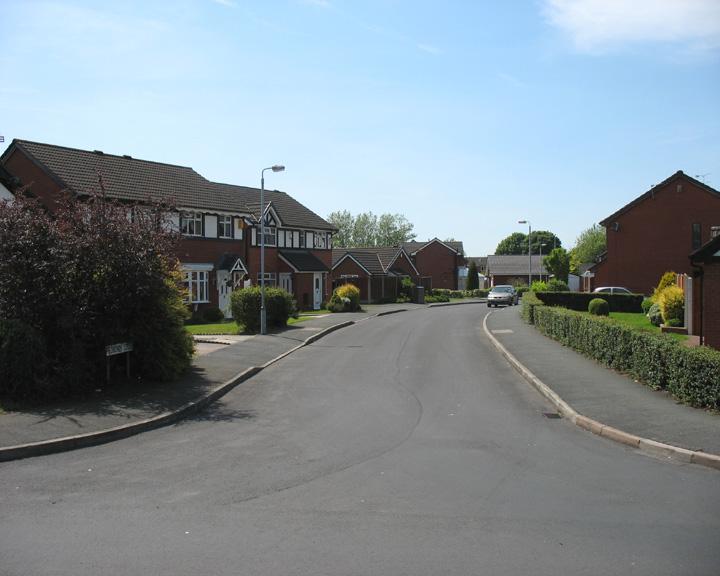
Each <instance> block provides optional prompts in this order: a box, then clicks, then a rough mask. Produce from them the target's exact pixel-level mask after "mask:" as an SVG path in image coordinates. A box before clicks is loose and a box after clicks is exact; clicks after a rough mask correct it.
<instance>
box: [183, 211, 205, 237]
mask: <svg viewBox="0 0 720 576" xmlns="http://www.w3.org/2000/svg"><path fill="white" fill-rule="evenodd" d="M180 233H181V234H184V235H185V236H202V235H203V214H202V212H181V213H180Z"/></svg>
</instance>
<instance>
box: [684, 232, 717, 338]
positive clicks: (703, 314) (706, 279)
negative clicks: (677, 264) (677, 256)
mask: <svg viewBox="0 0 720 576" xmlns="http://www.w3.org/2000/svg"><path fill="white" fill-rule="evenodd" d="M718 232H720V229H718ZM690 262H691V264H692V266H693V267H694V268H695V273H694V283H695V285H696V286H698V290H697V291H698V293H699V297H697V298H696V299H695V302H694V304H693V308H694V309H695V311H696V317H697V318H698V320H699V322H696V323H695V330H694V332H695V333H696V334H697V335H699V336H700V343H701V344H705V345H706V346H712V347H713V348H717V349H718V350H720V233H717V234H716V236H715V237H714V238H712V239H711V240H710V241H709V242H707V243H706V244H704V245H703V246H701V247H700V248H698V249H697V250H695V251H694V252H693V253H692V254H691V255H690Z"/></svg>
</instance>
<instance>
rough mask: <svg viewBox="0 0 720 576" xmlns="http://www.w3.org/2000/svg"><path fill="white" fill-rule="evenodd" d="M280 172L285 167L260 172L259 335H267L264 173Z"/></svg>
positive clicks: (273, 167)
mask: <svg viewBox="0 0 720 576" xmlns="http://www.w3.org/2000/svg"><path fill="white" fill-rule="evenodd" d="M266 170H272V171H273V172H282V171H283V170H285V166H281V165H280V164H275V165H273V166H270V167H269V168H263V169H262V170H261V171H260V334H267V315H266V313H265V171H266Z"/></svg>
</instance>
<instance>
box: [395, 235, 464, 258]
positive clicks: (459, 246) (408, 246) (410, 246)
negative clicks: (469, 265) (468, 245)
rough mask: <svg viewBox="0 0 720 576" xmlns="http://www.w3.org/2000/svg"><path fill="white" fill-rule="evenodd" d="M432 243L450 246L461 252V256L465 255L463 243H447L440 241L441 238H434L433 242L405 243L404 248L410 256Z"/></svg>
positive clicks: (452, 241) (454, 241)
mask: <svg viewBox="0 0 720 576" xmlns="http://www.w3.org/2000/svg"><path fill="white" fill-rule="evenodd" d="M432 242H442V243H443V244H445V246H449V247H450V248H452V249H453V250H455V251H456V252H459V253H460V254H461V255H464V254H465V251H464V249H463V243H462V242H460V241H457V240H449V241H447V242H445V241H443V240H440V239H439V238H433V239H432V240H428V241H427V242H416V241H413V242H403V248H405V250H407V253H408V254H413V253H414V252H417V251H418V250H420V248H423V247H425V246H427V245H428V244H431V243H432Z"/></svg>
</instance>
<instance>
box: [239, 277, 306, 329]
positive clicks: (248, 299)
mask: <svg viewBox="0 0 720 576" xmlns="http://www.w3.org/2000/svg"><path fill="white" fill-rule="evenodd" d="M230 302H231V304H230V306H231V309H232V313H233V318H234V319H235V321H236V322H237V323H238V324H242V325H243V326H245V330H247V331H248V332H259V331H260V303H261V295H260V288H259V287H257V286H253V287H251V288H241V289H240V290H235V291H234V292H233V293H232V296H231V297H230ZM265 316H266V319H267V325H268V327H276V328H282V327H283V326H286V325H287V321H288V318H290V316H297V306H296V303H295V300H294V299H293V297H292V295H291V294H288V293H287V292H285V290H282V289H281V288H272V287H271V288H265Z"/></svg>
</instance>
